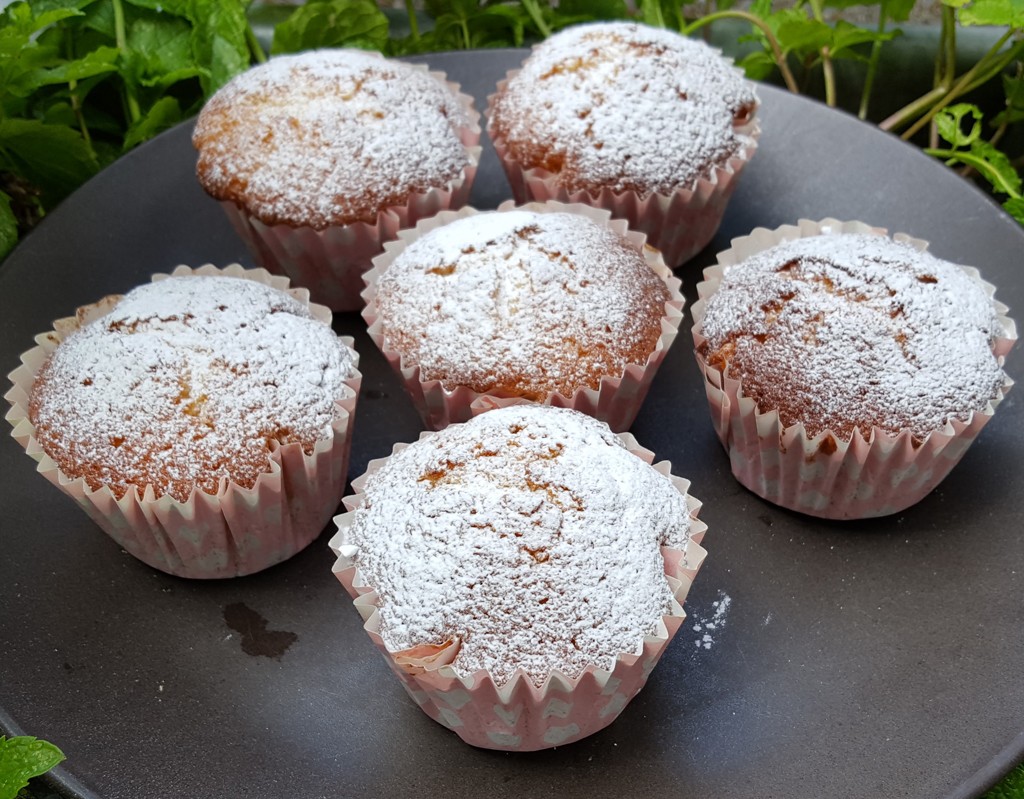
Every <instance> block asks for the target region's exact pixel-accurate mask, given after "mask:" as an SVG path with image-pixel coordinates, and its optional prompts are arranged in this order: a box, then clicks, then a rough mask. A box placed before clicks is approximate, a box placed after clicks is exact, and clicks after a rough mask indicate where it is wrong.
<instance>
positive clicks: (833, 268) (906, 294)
mask: <svg viewBox="0 0 1024 799" xmlns="http://www.w3.org/2000/svg"><path fill="white" fill-rule="evenodd" d="M698 332H699V333H700V334H701V335H703V336H704V337H705V338H706V339H707V341H706V342H705V343H704V344H702V345H701V346H700V347H699V348H698V351H699V353H700V354H701V355H702V357H703V358H704V359H705V361H706V362H707V363H708V364H709V365H710V366H712V367H714V368H716V369H721V370H725V369H728V373H729V375H731V376H732V377H738V378H740V380H741V381H742V388H743V393H744V395H746V396H748V397H752V398H753V399H754V400H755V401H756V402H757V405H758V409H759V410H760V411H761V412H762V413H764V412H768V411H770V410H772V409H776V408H777V409H778V410H779V416H780V419H781V421H782V423H783V424H784V425H793V424H797V423H800V422H802V423H803V424H804V426H805V427H806V429H807V432H808V434H809V435H812V436H814V435H817V434H818V433H820V432H821V431H823V430H831V431H832V432H833V433H834V434H835V435H837V436H839V437H840V438H841V439H844V440H848V439H849V438H850V437H851V435H852V434H853V431H854V430H855V429H856V430H860V432H861V434H862V435H863V436H864V437H865V438H867V437H868V436H869V435H870V432H871V428H872V427H874V426H877V427H879V428H881V429H882V430H884V431H885V432H887V433H889V434H890V435H897V434H898V433H900V431H902V430H910V431H911V432H912V434H913V436H914V437H915V439H918V440H920V439H922V438H924V437H925V436H926V435H928V433H930V432H932V431H934V430H937V429H939V428H941V427H943V426H944V425H945V424H946V421H947V420H948V419H950V418H956V419H966V418H967V417H968V416H969V415H970V414H971V413H972V412H973V411H981V410H983V409H984V408H985V407H986V405H987V404H988V402H989V400H991V399H993V398H994V397H995V396H996V395H997V393H998V391H999V389H1000V387H1001V386H1002V384H1003V380H1004V375H1003V372H1002V370H1001V368H1000V366H999V363H998V362H997V360H996V357H995V355H994V354H993V352H992V343H993V340H994V338H995V337H997V336H999V335H1001V334H1002V330H1001V325H1000V322H999V319H998V315H997V313H996V310H995V307H994V305H993V302H992V300H991V299H990V298H989V296H988V295H987V293H986V291H985V289H984V287H983V286H982V284H981V283H980V281H978V280H975V279H974V278H972V277H971V276H970V275H969V274H968V273H967V272H965V271H964V270H963V269H962V268H960V267H959V266H957V265H956V264H952V263H949V262H947V261H942V260H940V259H938V258H935V257H934V256H932V255H930V254H928V253H926V252H920V251H918V250H917V249H915V248H914V247H912V246H911V245H909V244H906V243H900V242H896V241H893V240H891V239H889V238H887V237H885V236H873V235H869V234H838V235H822V236H814V237H810V238H802V239H797V240H795V241H790V242H786V243H783V244H780V245H778V246H776V247H773V248H771V249H769V250H765V251H764V252H761V253H758V254H756V255H754V256H752V257H750V258H748V259H747V260H745V261H743V262H741V263H739V264H736V265H734V266H730V267H727V268H726V270H725V274H724V277H723V279H722V283H721V285H720V286H719V288H718V289H717V291H715V292H714V293H713V294H712V295H711V296H710V297H709V298H708V299H707V302H706V314H705V317H704V320H703V322H702V323H701V324H699V325H698Z"/></svg>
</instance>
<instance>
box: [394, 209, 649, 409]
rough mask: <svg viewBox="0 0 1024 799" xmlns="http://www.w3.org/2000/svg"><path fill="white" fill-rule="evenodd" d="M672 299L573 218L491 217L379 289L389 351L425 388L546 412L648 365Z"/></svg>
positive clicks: (435, 244) (424, 249)
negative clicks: (560, 398)
mask: <svg viewBox="0 0 1024 799" xmlns="http://www.w3.org/2000/svg"><path fill="white" fill-rule="evenodd" d="M668 299H669V291H668V289H667V288H666V285H665V281H664V280H663V279H662V278H661V277H659V276H658V275H657V274H656V273H655V272H654V270H653V269H652V268H651V267H650V265H649V264H648V263H647V261H646V259H645V258H644V256H643V255H642V254H641V253H640V252H638V251H637V250H636V249H635V248H634V247H633V246H632V245H631V244H630V243H629V242H627V241H626V240H625V239H623V238H622V237H621V236H619V235H618V234H617V233H615V232H614V231H612V230H609V229H606V228H604V227H602V226H601V225H599V224H598V223H596V222H594V221H592V220H590V219H588V218H586V217H584V216H579V215H576V214H567V213H534V212H531V211H499V212H493V213H485V214H476V215H473V216H470V217H465V218H461V219H458V220H456V221H454V222H452V223H450V224H448V225H445V226H443V227H439V228H435V229H434V230H432V231H430V232H429V233H427V234H426V235H424V236H422V237H421V238H419V239H417V240H415V241H414V242H412V243H411V244H410V245H409V246H408V247H407V248H406V249H405V250H404V251H402V252H401V253H400V254H399V255H398V257H397V258H395V260H394V262H393V263H392V264H391V265H390V266H389V267H388V268H387V270H386V271H385V272H384V273H383V274H382V275H381V276H380V278H379V281H378V284H377V305H378V309H379V314H380V319H381V323H382V332H383V335H384V347H385V349H389V350H394V351H397V352H399V353H401V354H402V356H403V358H404V359H405V363H406V365H413V364H416V365H419V367H420V378H421V379H422V380H440V381H441V382H442V383H443V384H444V385H445V386H446V387H454V386H456V385H464V386H469V387H471V388H473V389H474V390H476V391H479V392H481V393H485V392H494V393H498V394H501V395H505V396H521V397H526V398H528V399H534V400H542V399H544V398H545V397H546V396H547V395H548V394H550V393H553V392H559V393H561V394H563V395H564V396H572V394H573V393H574V392H575V391H576V390H578V389H579V388H581V387H590V388H597V386H598V385H599V384H600V380H601V378H602V377H604V376H611V377H618V376H621V374H622V372H623V370H624V368H625V366H626V365H627V364H630V363H638V364H644V363H646V361H647V358H648V356H649V355H650V354H651V352H653V351H654V349H655V347H656V345H657V342H658V339H659V337H660V336H661V319H662V317H663V316H664V314H665V302H666V301H667V300H668Z"/></svg>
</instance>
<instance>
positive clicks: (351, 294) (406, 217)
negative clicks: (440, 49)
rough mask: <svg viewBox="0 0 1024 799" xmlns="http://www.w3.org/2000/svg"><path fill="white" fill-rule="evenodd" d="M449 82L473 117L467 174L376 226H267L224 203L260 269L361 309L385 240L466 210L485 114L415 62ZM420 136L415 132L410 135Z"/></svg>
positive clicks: (336, 307) (342, 307) (324, 301)
mask: <svg viewBox="0 0 1024 799" xmlns="http://www.w3.org/2000/svg"><path fill="white" fill-rule="evenodd" d="M410 66H414V67H416V68H417V69H422V70H423V71H424V72H428V73H429V74H430V75H432V76H434V77H435V78H437V79H438V80H440V81H442V82H443V83H445V84H446V85H447V86H448V87H449V88H450V89H451V90H452V91H453V92H454V93H455V94H457V95H458V97H459V100H460V101H461V102H462V104H463V106H464V107H465V108H466V110H467V111H468V112H469V114H470V118H471V124H470V125H469V126H466V127H460V128H459V129H458V135H459V138H460V139H461V140H462V144H463V145H464V146H465V147H466V150H467V153H468V155H469V158H470V163H469V165H467V166H466V167H465V168H464V169H463V170H462V174H461V175H460V176H459V177H457V178H456V179H454V180H452V181H450V182H449V183H448V184H447V185H446V186H439V187H436V188H431V189H428V190H426V191H423V192H413V193H412V194H411V195H410V196H409V199H408V201H407V202H406V203H405V204H404V205H395V206H389V207H387V208H384V209H382V210H381V211H380V212H379V213H378V214H377V219H376V221H375V222H372V223H371V222H362V221H360V222H352V223H350V224H347V225H331V226H329V227H326V228H324V229H323V230H317V229H315V228H312V227H309V226H298V227H295V226H292V225H286V224H278V225H267V224H265V223H263V222H261V221H260V220H259V219H257V218H256V217H254V216H252V215H251V214H250V213H249V212H248V211H246V210H245V209H244V208H242V207H240V206H239V205H237V204H236V203H234V202H232V201H222V202H221V207H223V208H224V211H225V213H226V214H227V215H228V219H229V220H230V221H231V224H232V226H233V227H234V229H235V231H236V232H237V233H238V235H239V236H240V237H241V239H242V240H243V241H244V242H245V244H246V246H247V247H248V248H249V250H250V251H251V252H252V254H253V258H254V259H255V261H256V263H257V264H258V265H259V266H262V267H264V268H265V269H268V270H270V271H271V272H273V273H275V274H279V275H286V276H288V277H289V278H291V280H292V281H293V282H294V283H295V284H296V285H301V286H305V287H307V288H308V289H309V293H310V296H311V298H312V300H313V301H314V302H317V303H320V304H321V305H326V306H327V307H328V308H330V309H331V310H332V311H358V310H359V309H360V308H362V307H363V302H362V299H361V298H360V292H361V291H362V289H363V281H362V274H363V273H364V272H365V271H366V270H368V269H369V268H370V265H371V262H372V260H373V258H374V256H376V255H379V254H380V253H381V252H383V251H384V242H386V241H391V240H392V239H394V238H395V236H396V235H397V233H398V231H399V230H400V229H402V228H407V227H412V226H413V225H415V224H416V223H417V222H418V221H419V220H420V219H425V218H426V217H430V216H433V215H434V214H436V213H438V212H439V211H443V210H446V209H449V208H461V207H462V206H463V205H465V204H466V202H467V201H468V200H469V194H470V190H471V189H472V188H473V180H474V178H475V177H476V172H477V167H478V166H479V164H480V153H481V151H482V149H483V148H482V147H481V146H480V135H481V128H480V112H479V111H477V110H476V108H474V106H473V98H472V97H470V96H469V95H468V94H464V93H463V92H460V91H459V88H460V87H459V84H458V83H453V82H452V81H449V80H447V79H446V76H445V73H443V72H438V71H429V70H428V69H427V67H426V65H422V64H413V65H410ZM410 135H415V131H410Z"/></svg>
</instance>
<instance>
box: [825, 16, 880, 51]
mask: <svg viewBox="0 0 1024 799" xmlns="http://www.w3.org/2000/svg"><path fill="white" fill-rule="evenodd" d="M896 35H897V34H896V32H895V31H888V32H884V33H879V32H878V31H872V30H868V29H867V28H861V27H859V26H857V25H852V24H850V23H849V22H846V21H845V20H839V21H838V22H837V23H836V26H835V29H834V31H833V35H832V44H831V46H830V47H829V51H830V53H831V54H832V56H833V57H839V58H843V57H847V56H851V55H854V54H852V53H848V52H846V51H848V50H849V49H850V48H851V47H856V46H857V45H859V44H868V43H870V42H887V41H890V40H891V39H892V38H894V37H895V36H896Z"/></svg>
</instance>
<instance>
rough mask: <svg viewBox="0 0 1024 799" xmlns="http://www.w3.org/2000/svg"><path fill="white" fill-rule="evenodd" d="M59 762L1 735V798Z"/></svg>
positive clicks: (40, 744) (25, 738)
mask: <svg viewBox="0 0 1024 799" xmlns="http://www.w3.org/2000/svg"><path fill="white" fill-rule="evenodd" d="M6 196H7V195H4V197H6ZM8 199H10V198H8ZM62 760H64V753H63V752H61V751H60V749H58V748H57V747H56V746H54V745H53V744H51V743H48V742H47V741H40V740H39V739H37V738H33V737H31V736H29V735H18V736H15V737H14V738H4V736H2V735H0V799H14V797H15V796H17V795H18V791H20V790H21V789H22V788H24V787H25V786H26V785H28V781H29V780H30V779H32V778H33V777H38V776H39V775H40V774H45V773H46V772H47V771H49V770H50V769H52V768H53V767H54V766H56V765H57V764H58V763H60V762H61V761H62Z"/></svg>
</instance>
